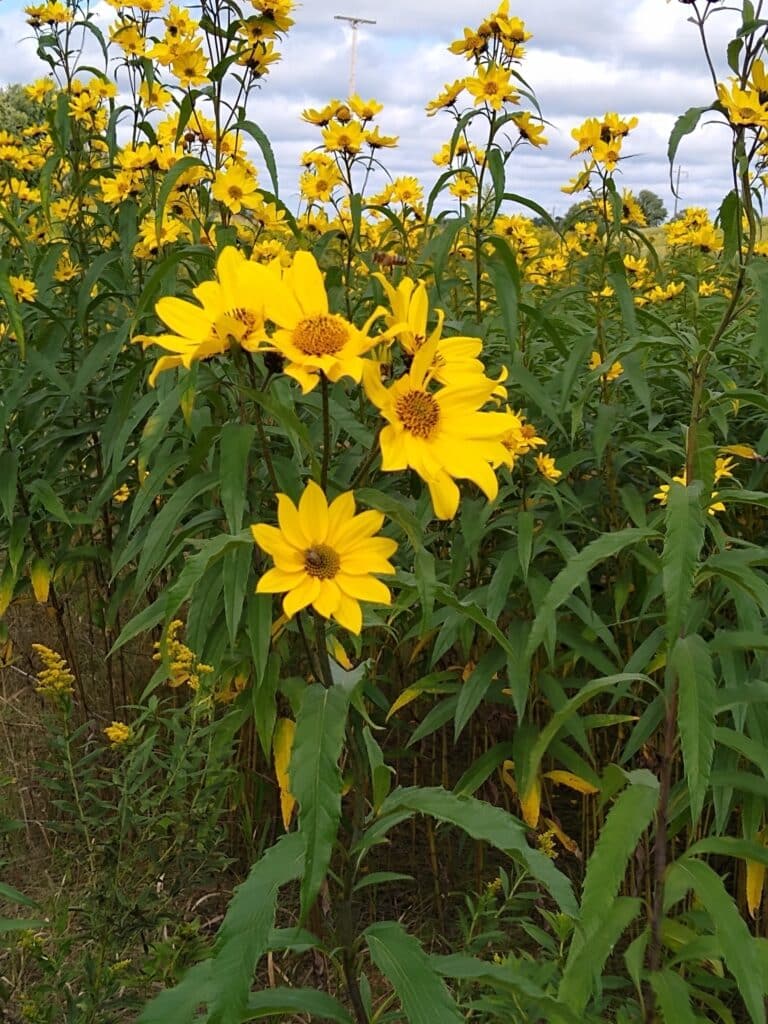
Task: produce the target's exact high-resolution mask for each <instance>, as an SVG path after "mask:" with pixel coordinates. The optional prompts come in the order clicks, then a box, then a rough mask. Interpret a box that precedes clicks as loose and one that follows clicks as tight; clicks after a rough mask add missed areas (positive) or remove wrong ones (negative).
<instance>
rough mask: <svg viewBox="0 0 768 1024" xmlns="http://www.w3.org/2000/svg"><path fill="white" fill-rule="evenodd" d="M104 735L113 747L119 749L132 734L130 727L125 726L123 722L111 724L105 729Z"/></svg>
mask: <svg viewBox="0 0 768 1024" xmlns="http://www.w3.org/2000/svg"><path fill="white" fill-rule="evenodd" d="M104 735H105V736H106V737H107V739H108V740H109V742H110V743H111V744H112V746H113V747H120V746H122V745H123V744H124V743H127V742H128V740H130V739H131V738H132V736H133V732H132V730H131V727H130V725H126V723H125V722H113V723H112V724H111V725H108V726H107V727H106V729H105V730H104Z"/></svg>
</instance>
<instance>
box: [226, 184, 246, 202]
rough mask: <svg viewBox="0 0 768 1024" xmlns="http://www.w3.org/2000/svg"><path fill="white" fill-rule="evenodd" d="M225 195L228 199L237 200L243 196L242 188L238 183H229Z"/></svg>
mask: <svg viewBox="0 0 768 1024" xmlns="http://www.w3.org/2000/svg"><path fill="white" fill-rule="evenodd" d="M227 195H228V196H229V198H230V199H234V200H238V199H242V198H243V190H242V189H241V188H240V186H239V185H230V186H229V187H228V188H227Z"/></svg>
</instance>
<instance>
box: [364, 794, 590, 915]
mask: <svg viewBox="0 0 768 1024" xmlns="http://www.w3.org/2000/svg"><path fill="white" fill-rule="evenodd" d="M403 807H406V808H408V809H409V810H411V811H415V812H416V813H417V814H429V815H430V816H431V817H433V818H437V819H438V821H446V822H450V823H451V824H452V825H456V826H458V827H459V828H461V829H463V830H464V831H465V832H466V833H467V835H469V836H472V838H473V839H482V840H484V841H485V842H487V843H490V844H491V846H495V847H496V849H497V850H503V851H504V852H506V853H510V854H512V853H514V854H515V855H516V856H517V858H518V859H519V860H521V861H522V862H523V863H524V864H525V865H526V867H527V868H528V870H529V871H530V872H531V874H532V875H533V876H534V877H535V878H538V879H539V881H540V882H542V883H543V884H544V885H545V886H546V888H547V889H548V890H549V892H550V894H551V895H552V897H553V898H554V899H555V900H556V901H557V903H558V904H559V905H560V909H561V910H562V911H563V913H565V914H569V915H570V916H571V917H575V916H576V913H577V906H576V901H575V899H574V896H573V891H572V890H571V883H570V882H569V881H568V879H567V878H566V877H565V875H563V874H562V873H561V872H560V871H558V870H557V868H556V867H555V866H554V864H553V863H552V861H551V860H550V859H549V858H548V857H545V856H544V854H543V853H540V852H539V851H538V850H534V849H532V848H531V847H530V846H529V845H528V840H527V829H526V827H525V826H524V825H523V823H522V822H521V821H519V820H518V819H517V818H515V817H513V816H512V815H511V814H508V813H507V811H505V810H504V809H503V808H501V807H493V806H491V805H490V804H487V803H484V802H483V801H481V800H476V799H475V798H474V797H470V796H463V795H461V796H460V795H457V794H456V793H450V792H449V791H448V790H446V789H442V787H440V786H433V787H424V788H420V787H418V786H414V787H411V788H408V789H396V790H395V791H394V792H393V793H391V794H390V795H389V796H388V797H387V799H386V800H385V801H384V803H383V804H382V806H381V810H380V812H379V813H380V816H382V817H383V816H384V815H385V814H388V813H391V812H394V811H397V810H399V809H400V808H403Z"/></svg>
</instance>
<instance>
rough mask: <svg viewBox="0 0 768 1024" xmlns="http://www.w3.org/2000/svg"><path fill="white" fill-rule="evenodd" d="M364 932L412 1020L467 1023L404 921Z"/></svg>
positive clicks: (378, 964) (375, 959)
mask: <svg viewBox="0 0 768 1024" xmlns="http://www.w3.org/2000/svg"><path fill="white" fill-rule="evenodd" d="M363 934H364V936H365V940H366V942H367V943H368V949H369V950H370V953H371V960H372V961H373V962H374V964H375V965H376V967H378V969H379V970H380V971H381V973H382V974H383V975H384V976H385V977H386V978H388V979H389V981H390V982H391V983H392V987H393V988H394V990H395V992H396V993H397V997H398V999H399V1000H400V1003H401V1005H402V1008H403V1012H404V1013H405V1016H406V1018H407V1020H408V1022H409V1024H435V1022H436V1021H439V1022H440V1024H464V1015H463V1014H462V1013H460V1012H459V1008H458V1007H457V1006H456V1003H454V1001H453V999H452V998H451V996H450V994H449V992H448V989H447V988H446V986H445V982H444V981H443V979H442V978H441V977H440V975H439V974H438V973H437V972H436V971H435V969H434V967H433V966H432V964H431V963H430V960H429V957H428V956H427V954H426V953H425V952H424V950H423V949H422V947H421V944H420V943H419V942H418V940H417V939H415V938H414V937H413V936H412V935H409V934H408V932H407V931H406V930H405V929H404V928H403V927H402V925H400V924H398V923H397V922H396V921H381V922H379V923H378V924H372V925H370V926H369V927H368V928H366V930H365V932H363Z"/></svg>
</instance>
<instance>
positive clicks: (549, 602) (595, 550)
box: [526, 527, 653, 657]
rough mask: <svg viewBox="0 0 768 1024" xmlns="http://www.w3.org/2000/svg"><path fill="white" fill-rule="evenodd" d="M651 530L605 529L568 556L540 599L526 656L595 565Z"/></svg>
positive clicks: (635, 541)
mask: <svg viewBox="0 0 768 1024" xmlns="http://www.w3.org/2000/svg"><path fill="white" fill-rule="evenodd" d="M652 532H653V531H652V530H641V529H638V528H637V527H629V528H627V529H625V530H617V531H616V532H615V533H604V534H603V535H602V536H601V537H598V538H597V539H596V540H593V541H591V542H590V543H589V544H587V546H586V547H585V548H584V549H583V550H581V551H580V552H579V553H578V554H577V555H574V556H573V557H572V558H570V559H569V561H568V564H567V565H566V566H565V568H564V569H561V571H560V572H559V573H558V574H557V576H556V577H555V578H554V580H553V581H552V583H551V585H550V587H549V590H548V591H547V592H546V594H545V595H544V598H543V599H542V601H541V602H540V603H539V607H538V611H537V612H536V618H535V619H534V622H533V627H532V629H531V634H530V636H529V638H528V646H527V649H526V656H527V657H530V656H531V655H532V654H533V653H534V651H535V650H536V648H537V647H538V646H539V644H540V643H541V642H542V640H544V638H545V636H546V635H547V632H548V630H549V627H550V625H551V624H552V622H553V621H554V618H555V614H556V612H557V609H558V608H559V607H560V605H561V604H563V602H564V601H566V600H567V599H568V598H569V597H570V596H571V594H572V593H573V592H574V590H575V589H576V588H577V587H578V586H581V584H583V583H584V582H585V581H586V580H587V578H588V576H589V573H590V572H591V570H592V569H594V568H595V566H596V565H599V564H600V562H604V561H605V560H606V559H608V558H613V557H614V556H615V555H617V554H618V553H619V552H620V551H623V550H624V548H626V547H629V546H630V545H632V544H637V543H638V542H639V541H641V540H645V539H646V538H647V537H650V536H651V535H652Z"/></svg>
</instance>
